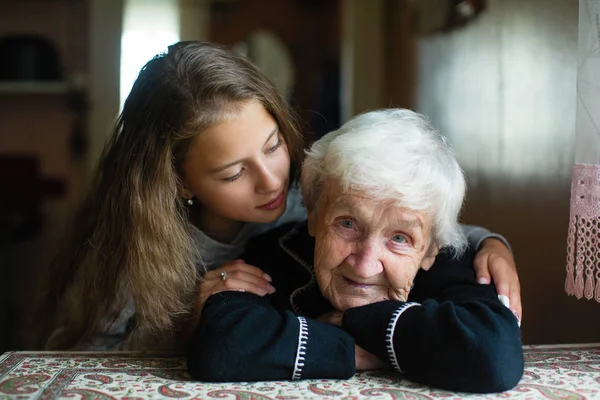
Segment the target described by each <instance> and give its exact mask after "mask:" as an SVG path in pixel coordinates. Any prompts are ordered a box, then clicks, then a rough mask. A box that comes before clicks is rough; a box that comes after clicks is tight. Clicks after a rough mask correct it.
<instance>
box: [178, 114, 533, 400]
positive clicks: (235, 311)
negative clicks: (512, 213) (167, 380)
mask: <svg viewBox="0 0 600 400" xmlns="http://www.w3.org/2000/svg"><path fill="white" fill-rule="evenodd" d="M465 186H466V185H465V180H464V177H463V173H462V171H461V169H460V167H459V165H458V163H457V162H456V159H455V157H454V155H453V153H452V151H451V149H450V147H449V146H448V144H447V143H446V141H445V140H444V138H443V137H442V136H441V135H439V134H438V133H437V132H436V131H435V130H434V129H432V128H431V126H430V125H429V124H428V122H427V121H426V120H425V119H424V118H423V117H422V116H420V115H419V114H416V113H414V112H412V111H409V110H402V109H389V110H382V111H373V112H369V113H366V114H363V115H360V116H358V117H356V118H354V119H353V120H351V121H350V122H348V123H347V124H345V125H344V126H343V127H342V128H341V129H339V130H338V131H335V132H332V133H330V134H328V135H326V136H325V137H324V138H322V139H321V140H319V141H317V142H316V143H314V144H313V146H312V148H311V150H310V151H309V152H308V157H307V160H306V161H305V163H304V166H303V170H302V190H303V196H304V200H305V203H306V207H307V210H308V221H307V222H304V223H300V224H292V225H289V224H288V225H284V226H282V227H280V228H278V229H277V230H274V231H272V232H269V233H267V234H265V235H263V236H262V237H258V238H257V239H256V240H255V241H254V242H253V243H251V244H250V246H249V248H250V249H251V250H250V251H249V252H248V254H246V256H245V257H244V261H245V262H247V263H249V264H251V265H257V266H259V267H261V268H262V269H263V270H264V271H265V272H266V273H268V274H269V276H270V278H271V279H272V282H273V284H274V286H275V287H276V288H277V291H276V292H275V293H274V294H272V295H267V296H265V297H259V296H257V295H254V294H251V293H244V292H233V291H229V292H221V293H218V294H215V295H213V296H211V297H209V298H208V300H207V301H206V302H205V304H204V308H203V310H202V315H201V318H200V322H199V325H198V327H197V329H196V331H195V333H194V337H193V338H192V340H191V342H190V343H191V345H190V347H189V352H188V356H189V358H188V367H189V372H190V374H191V375H192V377H194V378H195V379H198V380H205V381H250V380H287V379H309V378H342V379H343V378H349V377H351V376H352V375H353V374H354V373H355V372H356V370H361V369H372V368H379V367H382V366H389V367H392V368H394V369H395V370H396V371H398V372H400V373H404V374H405V375H406V376H407V377H408V378H410V379H413V380H415V381H418V382H422V383H425V384H429V385H432V386H437V387H440V388H444V389H449V390H456V391H471V392H497V391H503V390H507V389H510V388H511V387H513V386H515V385H516V384H517V383H518V381H519V379H520V378H521V375H522V373H523V353H522V348H521V336H520V330H519V327H518V324H517V320H516V319H515V317H514V316H513V314H512V313H511V311H510V310H509V309H508V308H506V307H504V306H503V305H502V303H501V302H500V301H499V300H498V298H497V294H496V291H495V289H494V287H493V286H490V285H479V284H477V282H476V280H475V275H474V272H473V269H472V267H471V266H472V262H473V255H474V254H473V252H472V251H471V250H466V241H465V238H464V236H463V234H462V232H461V229H460V227H459V225H458V221H457V219H458V214H459V211H460V209H461V207H462V203H463V198H464V193H465ZM224 279H226V275H225V276H224Z"/></svg>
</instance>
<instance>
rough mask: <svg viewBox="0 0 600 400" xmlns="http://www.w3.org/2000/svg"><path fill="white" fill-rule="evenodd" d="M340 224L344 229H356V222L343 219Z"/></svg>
mask: <svg viewBox="0 0 600 400" xmlns="http://www.w3.org/2000/svg"><path fill="white" fill-rule="evenodd" d="M339 224H340V225H341V226H342V228H346V229H354V222H352V221H350V220H348V219H343V220H341V221H340V222H339Z"/></svg>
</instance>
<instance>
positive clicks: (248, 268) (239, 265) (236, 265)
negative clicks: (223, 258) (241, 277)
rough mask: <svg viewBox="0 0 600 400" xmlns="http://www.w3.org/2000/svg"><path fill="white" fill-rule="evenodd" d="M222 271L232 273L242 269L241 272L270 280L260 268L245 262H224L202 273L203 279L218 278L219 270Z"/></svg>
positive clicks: (219, 275) (219, 276)
mask: <svg viewBox="0 0 600 400" xmlns="http://www.w3.org/2000/svg"><path fill="white" fill-rule="evenodd" d="M223 271H226V272H227V273H228V274H230V273H232V272H233V271H243V272H246V273H247V274H250V275H254V276H256V277H258V278H261V279H266V280H267V281H269V282H271V281H272V279H271V277H270V276H269V274H267V273H265V272H264V271H263V270H262V269H260V268H258V267H255V266H253V265H249V264H246V263H244V262H231V263H225V264H223V265H222V266H221V267H219V268H217V269H213V270H211V271H208V272H207V273H206V274H204V277H205V279H215V278H218V279H220V278H221V272H223Z"/></svg>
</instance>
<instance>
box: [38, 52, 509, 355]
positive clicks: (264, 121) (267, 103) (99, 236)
mask: <svg viewBox="0 0 600 400" xmlns="http://www.w3.org/2000/svg"><path fill="white" fill-rule="evenodd" d="M303 149H304V143H303V140H302V135H301V134H300V131H299V128H298V125H297V122H296V119H295V117H294V115H293V114H292V112H291V110H290V108H289V107H288V105H287V104H286V102H285V101H284V100H283V99H282V98H281V97H280V96H279V95H278V94H277V92H276V90H275V89H274V86H273V85H272V84H271V83H270V82H269V80H268V79H267V78H266V77H265V76H264V75H263V74H262V73H261V72H260V71H259V70H258V69H257V68H256V67H255V66H254V65H253V64H251V63H250V62H249V61H248V60H246V59H245V58H243V57H242V56H239V55H237V54H235V53H233V52H231V51H228V50H226V49H223V48H221V47H218V46H215V45H212V44H208V43H198V42H182V43H178V44H175V45H173V46H171V47H170V48H169V50H168V52H167V53H165V54H162V55H159V56H157V57H155V58H154V59H152V60H151V61H149V62H148V63H147V64H146V65H145V66H144V68H143V69H142V71H141V72H140V74H139V76H138V78H137V80H136V82H135V84H134V85H133V88H132V90H131V93H130V95H129V96H128V98H127V100H126V102H125V106H124V108H123V112H122V114H121V115H120V117H119V120H118V122H117V125H116V127H115V130H114V133H113V135H112V137H111V139H110V141H109V142H108V143H107V145H106V147H105V149H104V152H103V154H102V156H101V159H100V163H99V165H98V169H97V172H96V176H95V179H94V181H93V185H92V187H91V190H90V192H89V195H88V197H87V198H86V199H85V200H84V202H83V204H82V206H81V209H80V210H79V212H78V214H77V216H76V219H75V224H74V227H73V231H72V233H71V235H70V237H69V241H68V243H67V246H66V247H65V249H64V250H63V251H62V252H61V253H60V255H59V257H57V259H56V260H55V262H54V263H53V265H52V269H51V271H50V273H51V276H50V281H49V287H50V290H49V292H48V294H47V297H45V301H44V307H45V309H44V310H43V316H44V318H45V323H44V324H43V326H42V336H43V339H42V340H43V346H44V347H45V348H47V349H117V348H118V349H145V348H152V349H157V348H162V349H170V350H175V349H181V348H182V347H183V346H184V345H185V344H186V343H185V342H186V338H187V337H188V334H189V332H190V330H191V329H193V327H194V325H195V322H196V320H197V318H198V315H199V310H200V308H201V306H202V303H203V301H204V300H205V299H206V298H207V297H208V296H209V295H210V294H212V293H215V292H218V291H222V290H245V291H248V292H252V293H255V294H258V295H264V294H266V293H272V292H273V291H274V290H275V289H274V288H273V287H272V286H271V285H270V283H269V281H270V277H269V276H267V275H265V274H264V273H263V272H262V271H261V270H260V269H258V268H256V267H253V266H250V265H247V264H245V263H244V262H243V261H241V260H236V258H238V257H239V256H240V255H241V254H242V252H243V251H244V247H245V244H246V242H247V240H248V239H249V238H251V237H253V236H255V235H257V234H259V233H262V232H265V231H267V230H269V229H272V228H273V227H275V226H277V225H279V224H283V223H286V222H290V221H299V220H302V219H304V218H305V217H306V214H305V210H304V208H303V206H302V204H301V198H300V194H299V191H298V189H297V187H296V185H295V183H296V179H297V171H298V170H299V165H300V163H301V161H302V157H303ZM466 231H467V233H469V232H470V233H471V235H467V236H468V238H469V241H470V243H471V245H472V246H473V247H474V248H476V249H479V248H480V243H481V242H482V239H483V238H484V237H490V236H492V237H493V236H494V235H489V232H487V231H485V230H483V231H482V228H474V229H469V228H467V229H466ZM482 232H483V233H484V234H483V235H482V234H481V233H482ZM481 249H482V250H481V252H480V254H481V255H482V257H480V259H482V260H483V262H482V264H483V269H482V270H483V274H484V275H485V274H487V273H488V269H489V272H491V273H492V274H493V275H494V277H495V278H496V281H497V282H496V283H497V285H499V284H502V285H504V286H510V287H511V288H513V289H514V287H515V285H514V284H513V283H512V282H514V281H515V280H517V277H516V272H515V270H514V266H513V264H512V257H511V255H510V252H509V251H508V250H507V249H506V247H505V246H503V245H502V244H501V242H499V241H498V240H487V241H486V242H485V243H484V246H483V247H481ZM494 257H495V258H496V259H500V260H501V261H503V262H504V264H502V263H496V264H497V265H500V267H499V268H498V269H494V268H491V266H492V264H491V261H490V263H488V262H487V261H488V259H489V260H491V259H492V258H494ZM232 260H235V261H232ZM206 271H208V272H206ZM225 278H227V279H225ZM499 292H500V293H502V292H501V291H499ZM517 298H518V294H517ZM518 301H520V299H518Z"/></svg>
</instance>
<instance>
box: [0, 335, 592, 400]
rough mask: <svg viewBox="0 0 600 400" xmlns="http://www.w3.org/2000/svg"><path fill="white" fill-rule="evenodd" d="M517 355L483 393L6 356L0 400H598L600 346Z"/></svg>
mask: <svg viewBox="0 0 600 400" xmlns="http://www.w3.org/2000/svg"><path fill="white" fill-rule="evenodd" d="M524 351H525V360H526V361H525V363H526V365H525V374H524V376H523V379H521V382H520V383H519V385H518V386H517V387H516V388H514V389H513V390H511V391H508V392H504V393H500V394H490V395H468V394H461V393H450V392H446V391H442V390H436V389H432V388H430V387H427V386H423V385H419V384H416V383H413V382H410V381H407V380H404V379H401V378H400V377H398V376H397V375H393V374H391V373H389V372H381V371H379V372H378V371H371V372H362V373H359V374H356V375H355V376H354V377H353V378H352V379H349V380H307V381H294V382H291V381H290V382H252V383H228V384H209V383H202V382H193V381H190V379H189V377H188V375H187V374H186V369H185V359H184V358H182V357H177V356H173V355H166V354H157V353H140V352H134V353H65V352H8V353H5V354H3V355H2V356H0V399H20V398H22V399H28V398H37V399H54V398H68V399H97V400H109V399H128V400H134V399H135V400H141V399H156V398H163V399H164V398H180V399H192V398H193V399H232V400H233V399H236V400H244V399H248V400H268V399H273V400H292V399H340V400H341V399H343V400H351V399H414V400H424V399H440V398H443V399H448V400H454V399H464V398H468V399H570V400H571V399H572V400H576V399H600V343H597V344H589V345H555V346H525V348H524ZM233 362H235V361H233Z"/></svg>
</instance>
